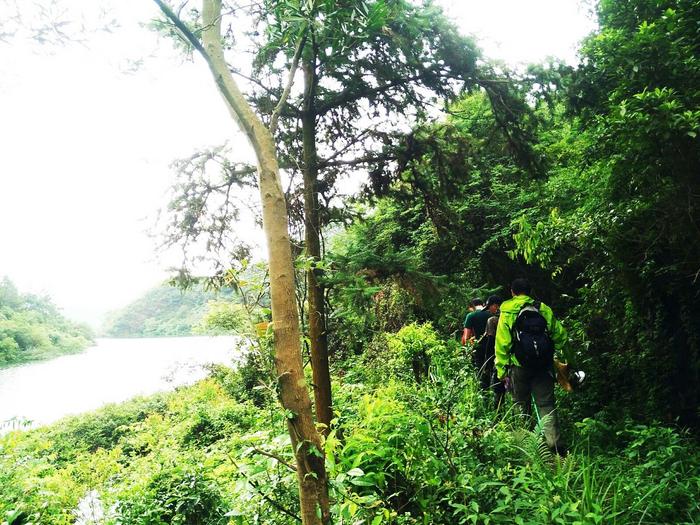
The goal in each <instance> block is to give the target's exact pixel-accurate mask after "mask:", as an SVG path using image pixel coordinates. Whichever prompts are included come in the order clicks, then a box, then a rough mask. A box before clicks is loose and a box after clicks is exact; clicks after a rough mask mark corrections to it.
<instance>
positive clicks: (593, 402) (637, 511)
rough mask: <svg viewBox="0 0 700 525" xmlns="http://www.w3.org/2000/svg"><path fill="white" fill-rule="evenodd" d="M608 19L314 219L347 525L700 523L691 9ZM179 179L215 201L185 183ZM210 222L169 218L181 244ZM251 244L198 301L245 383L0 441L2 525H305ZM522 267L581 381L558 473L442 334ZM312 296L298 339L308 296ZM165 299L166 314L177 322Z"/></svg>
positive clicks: (301, 296)
mask: <svg viewBox="0 0 700 525" xmlns="http://www.w3.org/2000/svg"><path fill="white" fill-rule="evenodd" d="M312 4H313V2H311V4H310V5H312ZM264 5H265V7H266V8H269V9H272V8H273V7H275V6H277V7H279V6H278V5H277V4H276V3H272V4H267V3H265V4H264ZM284 5H285V6H286V5H287V4H284ZM290 5H292V4H290ZM295 5H296V4H295ZM327 5H329V6H332V5H333V3H332V2H331V3H329V4H327ZM372 5H373V6H374V7H373V9H380V8H381V7H382V6H383V5H384V3H383V2H382V1H377V2H372ZM292 7H294V6H292ZM597 9H598V14H599V21H600V29H599V31H597V32H596V33H595V34H593V35H591V36H590V37H589V38H588V39H587V40H586V41H585V42H584V43H583V47H582V48H581V58H582V60H581V64H580V65H579V67H577V68H572V67H568V66H565V65H563V64H558V63H555V62H552V63H548V64H544V65H537V66H532V67H530V68H528V70H527V71H525V72H524V73H522V74H516V73H510V74H509V75H507V76H498V75H496V74H495V73H493V72H492V71H491V70H487V69H481V71H480V74H484V73H485V72H487V73H489V75H487V77H488V78H481V79H480V82H481V83H482V84H480V85H481V88H479V89H476V88H474V89H473V90H472V91H471V92H468V93H464V94H462V96H461V97H460V99H459V100H455V101H454V102H453V103H452V104H451V105H450V106H449V108H448V109H449V112H448V116H447V117H446V118H445V119H444V120H442V121H439V122H424V121H419V122H416V123H415V126H414V128H413V130H412V132H411V133H409V134H408V135H406V136H403V137H402V140H400V141H398V140H395V139H396V137H394V136H392V137H386V140H383V139H382V142H381V143H382V144H383V145H386V151H383V152H382V155H383V156H382V160H381V161H377V163H376V166H374V167H375V168H376V169H372V170H369V171H370V172H371V184H370V185H368V187H367V188H366V192H365V194H364V195H363V197H365V198H358V200H357V201H356V202H354V203H352V204H348V205H347V206H346V208H345V209H343V210H340V211H337V210H329V209H322V211H323V213H321V215H322V216H323V219H322V221H321V222H322V223H323V225H330V224H332V223H334V221H335V223H336V224H340V223H343V225H344V226H347V227H345V228H340V226H337V229H336V230H334V232H335V235H333V236H330V235H328V236H327V239H328V243H327V244H326V248H327V253H325V255H324V257H323V260H321V261H315V260H313V261H312V260H311V259H309V257H300V258H299V260H298V266H297V273H298V275H297V276H300V275H303V274H304V273H306V274H307V278H308V275H309V269H310V268H311V269H312V270H313V272H311V273H313V275H314V277H316V276H317V277H318V279H319V281H320V282H321V284H322V287H323V290H324V294H325V295H324V297H323V299H324V307H327V308H326V310H325V311H326V313H327V330H326V333H325V334H324V336H325V335H327V337H328V348H329V350H330V352H331V363H332V372H333V373H332V386H333V396H332V399H333V414H334V419H333V421H332V424H331V425H330V427H329V429H328V435H327V436H325V442H324V451H323V452H325V467H326V472H327V474H328V489H329V493H330V501H331V508H330V511H331V514H332V521H333V523H336V524H341V525H350V524H353V525H355V524H358V525H359V524H367V525H381V524H393V525H414V524H415V525H418V524H423V525H426V524H435V525H442V524H444V525H448V524H449V525H452V524H467V523H472V524H490V523H504V524H505V523H516V524H580V525H584V524H585V525H588V524H601V523H605V524H608V523H612V524H620V525H626V524H656V523H674V524H691V523H699V522H700V501H699V500H698V497H697V495H698V493H700V447H698V429H700V417H699V416H700V413H698V406H700V403H699V400H700V324H698V322H697V319H698V315H697V310H698V308H697V303H698V299H699V298H700V278H699V277H698V276H699V275H700V270H699V269H698V261H700V242H698V241H699V240H700V230H699V229H698V225H699V224H700V179H698V176H697V174H698V168H700V156H699V155H700V147H698V145H699V144H698V140H699V139H698V134H699V133H700V111H698V110H697V108H698V107H700V91H699V90H698V86H700V61H699V60H698V49H700V32H699V31H698V22H699V20H700V9H699V8H698V2H697V0H653V1H652V0H638V1H635V2H619V1H612V0H601V1H600V2H599V4H598V6H597ZM353 13H354V12H353ZM191 14H192V16H196V15H197V13H196V12H192V13H191ZM352 16H355V15H354V14H353V15H352ZM358 16H359V15H358ZM294 20H297V21H298V20H299V17H294ZM383 29H384V28H383V27H382V31H381V32H382V33H384V34H385V36H390V35H392V33H391V31H390V30H389V29H387V30H386V31H384V30H383ZM310 31H311V30H310ZM229 36H231V35H229ZM312 36H313V35H312ZM312 36H311V37H312ZM311 37H310V38H311ZM382 38H383V37H382ZM341 47H342V46H341ZM300 49H301V48H300ZM342 49H345V48H342ZM314 52H324V51H323V49H320V50H319V49H315V50H314ZM360 55H361V56H363V55H362V54H360ZM426 60H428V59H427V58H426ZM426 67H427V66H426ZM338 74H339V75H341V76H342V75H343V72H342V70H339V73H338ZM485 86H487V87H485ZM319 93H320V94H323V90H321V91H319ZM292 113H293V112H292ZM418 116H420V115H418ZM334 122H335V121H334ZM338 125H339V126H340V127H338V128H337V129H338V130H340V131H342V130H343V129H344V128H342V125H340V124H338ZM288 138H289V137H288ZM291 140H292V141H293V142H294V141H297V142H298V141H299V137H298V136H294V137H292V138H291ZM375 145H376V144H375ZM377 155H379V153H377ZM373 159H376V158H375V157H373ZM339 162H344V161H343V160H339ZM347 162H351V161H347ZM368 162H369V161H368ZM372 162H373V161H372ZM350 165H351V164H348V166H350ZM199 168H200V169H201V171H202V172H205V171H206V169H205V168H206V166H205V164H200V165H199ZM321 171H323V170H321ZM234 173H236V171H235V170H234ZM240 173H243V174H245V175H247V174H248V172H247V171H246V170H242V171H241V172H239V174H240ZM337 174H338V173H337V172H336V171H333V170H332V169H327V170H326V171H325V172H323V175H324V176H326V177H328V180H325V179H323V178H321V179H319V180H324V184H322V185H320V186H321V187H320V188H319V189H318V192H319V193H320V194H321V196H322V197H323V198H322V199H319V202H326V203H330V202H332V201H334V199H335V194H334V190H333V188H332V185H333V182H334V181H335V177H336V176H337ZM198 180H199V179H198ZM200 182H201V184H202V185H203V186H204V187H207V185H208V183H207V182H206V181H200ZM234 183H235V181H234V182H230V183H229V184H228V186H226V185H224V186H222V187H224V188H229V189H230V188H231V185H232V184H234ZM178 187H179V188H180V189H182V190H183V191H184V192H185V193H186V194H188V195H190V197H195V198H194V201H195V204H197V206H195V208H197V209H198V210H199V211H201V210H203V209H204V207H203V206H202V199H201V198H200V197H199V196H198V195H197V193H196V192H195V193H192V187H191V186H187V185H184V186H182V185H181V186H178ZM217 187H218V186H217ZM205 201H206V199H205ZM292 208H293V207H292ZM197 209H195V210H194V211H193V212H192V214H191V213H190V211H191V210H192V208H185V207H183V208H178V211H179V212H181V213H182V214H183V216H184V217H185V218H186V219H187V220H186V221H184V228H185V233H186V234H187V235H188V236H189V235H192V237H191V238H190V240H192V239H194V238H195V237H197V235H196V234H197V229H196V228H194V229H193V224H194V225H195V226H196V225H197V220H198V217H197V213H199V212H198V211H197ZM293 209H294V208H293ZM176 216H179V215H176ZM227 217H228V215H227ZM227 220H228V219H227ZM207 224H208V223H207ZM221 224H223V225H225V226H227V227H228V226H229V223H228V222H224V223H221ZM178 225H179V222H178ZM200 226H201V225H200ZM178 227H179V226H178ZM204 229H205V230H207V228H204ZM328 230H330V228H329V229H328ZM328 230H327V231H328ZM278 248H279V246H278ZM295 248H296V247H295ZM237 253H239V254H241V255H242V256H241V258H240V260H238V261H234V262H233V263H231V262H230V261H229V260H228V259H227V264H233V266H234V268H232V269H230V270H228V271H222V272H221V273H220V274H219V275H218V276H217V277H215V278H214V279H213V280H212V283H214V284H216V283H217V282H218V284H219V285H220V286H233V287H234V289H236V291H237V293H238V294H239V295H238V298H239V299H240V302H239V303H236V304H233V303H232V302H228V303H227V302H222V301H219V302H217V303H214V304H213V305H212V307H211V308H210V309H209V313H208V314H207V315H206V316H204V310H203V307H204V305H205V303H206V302H207V301H208V299H207V300H204V299H202V300H201V301H199V302H196V301H194V299H193V300H192V301H193V303H192V304H196V305H198V306H197V307H198V308H199V307H201V308H202V310H200V319H202V321H201V326H203V327H205V328H206V329H212V330H220V331H223V332H230V331H236V332H238V333H240V334H242V335H243V336H246V337H249V338H250V341H251V344H250V345H249V352H248V353H247V354H246V355H245V356H244V359H243V360H242V362H240V363H238V368H237V369H236V370H231V369H228V368H225V367H212V370H211V374H210V377H209V378H208V379H206V380H204V381H202V382H200V383H199V384H197V385H195V386H192V387H188V388H183V389H180V390H178V391H176V392H173V393H170V394H163V395H159V396H156V397H152V398H148V399H136V400H133V401H131V402H129V403H126V404H123V405H119V406H110V407H107V408H104V409H103V410H101V411H98V412H96V413H94V414H90V415H84V416H80V417H76V418H70V419H66V420H64V421H62V422H60V423H58V424H56V425H53V426H50V427H46V428H42V429H38V430H33V431H31V432H12V433H9V434H7V435H6V436H4V437H2V438H0V516H4V519H5V521H6V522H7V524H8V525H17V524H20V523H22V524H25V523H42V524H47V525H53V524H68V523H73V522H74V520H75V512H74V511H75V509H76V508H77V507H78V504H79V502H80V501H81V500H82V499H83V498H84V497H85V496H86V495H87V494H89V493H91V491H95V492H96V494H98V495H99V501H100V505H99V507H100V508H101V509H103V511H104V513H105V516H104V517H103V518H101V520H100V522H102V523H106V524H115V525H116V524H117V523H118V524H120V525H131V524H133V525H137V524H138V525H165V524H188V525H189V524H193V525H194V524H204V523H213V524H219V523H221V524H237V525H238V524H259V525H277V524H280V525H281V524H288V523H295V522H297V521H300V520H299V518H298V516H299V513H300V505H299V493H300V490H299V483H298V482H299V481H301V482H302V485H303V484H304V483H303V482H304V481H305V479H301V480H299V479H297V474H296V472H295V469H296V468H300V472H302V473H303V472H308V473H309V474H308V475H309V476H311V475H313V474H315V472H316V471H311V470H308V468H306V467H305V469H304V470H301V467H298V465H302V464H303V462H304V461H307V462H308V460H309V459H310V458H311V459H313V460H314V461H316V462H317V463H320V464H321V465H323V461H319V459H320V458H321V457H322V456H321V453H322V451H320V450H318V449H317V448H316V447H315V445H314V442H313V441H310V440H306V441H305V440H304V439H300V438H299V436H300V435H301V434H294V432H295V431H296V429H297V426H296V425H297V424H298V421H299V419H300V417H299V414H298V413H295V412H293V411H291V410H289V409H284V410H280V408H279V405H278V403H277V398H278V397H280V395H281V393H282V389H283V387H284V383H285V380H288V379H289V377H287V376H289V372H288V371H287V370H285V369H284V368H282V371H280V372H275V366H274V365H275V357H276V358H279V355H280V354H279V353H278V354H277V355H276V356H274V357H273V352H272V341H271V337H272V333H273V332H274V331H275V330H276V331H277V335H278V337H279V335H280V333H282V335H284V332H285V330H287V331H288V330H289V323H288V324H287V325H285V321H289V318H285V317H284V316H280V318H279V319H281V321H280V322H279V324H278V325H277V326H274V322H273V328H272V329H270V328H269V326H268V324H267V322H266V321H267V320H268V314H269V310H267V309H266V306H268V305H267V304H266V302H267V301H268V300H269V298H268V296H269V294H268V288H267V286H266V284H265V277H264V276H263V275H262V272H260V273H261V275H255V276H251V278H247V276H246V278H245V279H243V278H242V277H241V272H239V270H238V269H236V268H239V267H240V268H242V269H245V268H247V267H248V264H249V263H248V262H247V261H246V257H245V256H246V255H247V252H245V251H240V252H237ZM296 254H297V255H298V254H299V252H296ZM520 276H526V277H528V279H529V280H530V281H531V282H532V283H533V285H534V292H535V293H534V295H536V296H537V298H538V299H541V300H543V301H544V302H546V303H547V304H548V305H551V306H552V308H553V310H554V311H555V312H556V314H557V316H558V317H559V318H560V319H562V321H563V323H564V325H565V326H566V327H567V328H568V330H569V334H570V341H569V344H568V346H567V348H563V349H559V350H560V351H561V352H562V353H563V354H565V357H566V359H567V360H568V361H569V362H570V363H572V364H574V365H575V366H577V367H579V368H582V369H584V370H585V371H586V372H587V375H588V378H589V379H588V381H587V382H586V384H585V385H584V387H583V388H582V389H581V390H579V391H577V392H575V393H574V394H570V395H567V394H564V393H563V392H562V391H558V392H557V410H558V415H559V416H560V420H561V424H562V432H563V437H564V440H565V442H566V443H567V444H568V446H569V451H570V453H569V455H568V456H567V457H566V458H564V459H562V458H560V457H558V456H556V457H554V456H552V453H551V452H550V451H549V449H548V448H547V447H546V445H544V444H543V441H542V438H541V429H540V426H541V423H538V424H537V425H534V423H533V422H531V421H524V420H523V419H522V417H521V416H520V415H519V414H517V413H516V412H515V410H514V409H513V408H511V407H510V403H508V404H507V407H506V409H504V410H502V411H501V412H498V413H497V412H496V411H495V410H494V409H493V407H492V406H491V399H490V394H488V393H484V392H482V391H480V390H479V387H478V385H477V382H476V380H475V377H474V375H475V374H474V370H473V369H472V366H471V360H470V359H469V356H468V351H469V349H467V350H466V351H465V349H463V348H462V347H461V346H460V345H459V344H458V343H457V341H456V340H455V338H454V337H452V334H454V333H455V332H457V331H458V330H459V329H460V328H461V320H462V319H463V317H464V313H465V307H466V304H467V302H468V300H469V299H470V298H471V297H472V296H474V295H481V296H485V295H486V294H487V293H490V292H491V291H500V292H501V293H502V294H504V295H505V294H507V292H508V284H509V283H510V282H511V280H512V279H513V278H514V277H520ZM285 277H287V278H288V277H289V275H286V276H285ZM273 282H274V280H273ZM297 282H298V288H297V290H296V291H297V293H298V302H299V305H301V311H302V316H301V321H302V326H303V328H306V329H307V330H306V332H307V333H308V332H309V331H308V324H309V318H310V314H309V308H308V304H309V295H308V287H306V286H305V285H304V283H303V279H299V278H298V279H297ZM307 282H308V281H307ZM287 292H289V290H287ZM161 293H162V294H163V295H162V296H161V299H159V300H160V301H161V303H162V304H161V305H160V306H161V307H162V309H163V310H164V311H165V310H168V308H170V310H171V311H172V310H173V309H174V310H177V309H178V308H179V306H174V305H176V302H175V301H174V300H173V299H172V296H168V295H166V294H165V292H164V291H163V292H161ZM168 293H171V294H173V295H174V296H176V297H179V298H180V299H182V297H183V296H181V295H179V294H180V292H177V291H175V290H172V289H169V290H168ZM188 300H189V299H188ZM169 302H172V304H170V303H169ZM155 303H157V301H150V303H149V304H148V305H147V306H148V308H147V307H146V305H145V304H144V305H140V306H139V307H138V308H132V310H131V312H129V313H130V314H131V315H132V317H130V318H126V317H125V318H123V319H126V320H125V321H124V322H123V326H125V327H127V329H128V330H131V332H129V334H128V335H136V334H140V335H160V334H159V333H158V330H160V327H161V326H166V325H172V326H173V327H177V326H178V324H177V321H175V319H176V316H170V317H168V316H164V317H156V313H152V312H153V310H157V309H158V308H159V307H158V306H156V307H155V308H154V304H155ZM173 306H174V308H173ZM304 307H306V309H305V308H304ZM192 310H193V309H192V308H189V309H186V308H184V309H183V312H184V311H187V312H188V314H189V313H191V312H192ZM290 311H291V309H290V310H285V312H287V313H289V312H290ZM158 314H160V312H158ZM149 319H151V320H152V321H148V320H149ZM292 321H295V318H292ZM197 323H199V321H196V322H195V321H191V322H190V323H189V324H187V325H186V326H187V328H183V330H185V329H186V330H191V329H192V326H194V325H195V324H197ZM292 324H293V323H292ZM120 326H121V325H120ZM183 326H185V325H183ZM125 330H126V329H125ZM123 335H126V333H124V334H123ZM162 335H165V334H164V333H162ZM286 335H287V336H288V335H289V333H288V332H287V333H286ZM294 338H295V339H296V336H295V337H294ZM295 342H296V341H295ZM302 342H303V343H304V344H305V345H306V346H311V345H310V344H309V338H307V337H304V338H303V339H302ZM286 357H289V354H286ZM294 357H295V359H296V358H297V357H298V356H294ZM303 357H304V360H303V362H304V363H305V364H306V362H307V359H306V358H307V357H308V356H307V355H304V356H303ZM300 362H301V360H300ZM278 363H279V359H278ZM305 371H306V372H307V376H308V377H307V379H309V377H310V376H311V370H310V369H309V367H308V366H307V367H306V369H305ZM278 374H279V375H278ZM294 383H295V386H297V387H298V386H299V385H301V384H303V381H294ZM302 408H304V409H305V410H306V409H307V408H308V407H306V406H304V407H302ZM289 432H291V433H292V437H293V439H299V443H298V445H299V446H298V447H296V448H295V449H294V450H293V449H292V442H293V441H292V440H291V439H290V437H289V435H290V434H289ZM307 435H308V434H307ZM310 444H311V445H310ZM300 450H302V452H301V453H299V454H298V456H295V452H298V451H300ZM309 454H311V456H313V457H311V456H310V455H309ZM307 466H308V465H307ZM300 477H301V478H304V476H300ZM318 479H320V478H316V480H318ZM307 481H308V480H307ZM309 484H311V485H313V484H314V483H313V482H309ZM324 485H325V484H324Z"/></svg>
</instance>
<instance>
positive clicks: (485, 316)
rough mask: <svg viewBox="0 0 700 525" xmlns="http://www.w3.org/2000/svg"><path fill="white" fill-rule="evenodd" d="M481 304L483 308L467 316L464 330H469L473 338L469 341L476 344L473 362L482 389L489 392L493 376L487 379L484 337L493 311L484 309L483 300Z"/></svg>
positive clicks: (469, 338)
mask: <svg viewBox="0 0 700 525" xmlns="http://www.w3.org/2000/svg"><path fill="white" fill-rule="evenodd" d="M479 303H481V304H479V305H478V306H481V308H478V307H477V309H476V311H475V312H474V313H471V314H469V315H468V316H467V318H466V319H465V320H464V328H465V329H466V330H468V334H470V335H471V337H468V339H467V340H468V341H469V340H471V341H473V342H474V354H473V356H472V360H473V363H474V368H475V369H476V374H477V377H478V378H479V382H480V383H481V388H482V389H484V390H488V388H489V383H490V382H491V376H490V375H489V376H488V377H487V376H486V373H485V365H486V338H485V337H484V335H485V333H486V321H488V320H489V317H491V316H492V315H493V313H491V310H489V308H488V307H487V308H484V307H483V306H482V304H483V303H482V301H481V300H479Z"/></svg>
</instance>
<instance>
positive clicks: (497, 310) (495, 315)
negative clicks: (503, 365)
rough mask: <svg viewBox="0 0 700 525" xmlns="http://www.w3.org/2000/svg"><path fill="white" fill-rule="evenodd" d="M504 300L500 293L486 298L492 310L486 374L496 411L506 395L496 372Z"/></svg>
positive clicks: (487, 328)
mask: <svg viewBox="0 0 700 525" xmlns="http://www.w3.org/2000/svg"><path fill="white" fill-rule="evenodd" d="M502 302H503V300H502V299H501V298H500V297H499V296H498V295H492V296H490V297H489V298H488V299H487V300H486V308H487V309H488V310H489V311H490V312H491V314H492V315H491V317H489V320H488V321H486V333H485V349H486V350H485V351H486V363H485V365H484V376H485V377H486V378H488V380H489V381H490V384H491V389H492V390H493V403H494V408H495V409H496V412H498V411H499V410H500V408H501V405H502V404H503V399H504V398H505V395H506V385H505V384H504V383H503V382H501V381H500V380H499V379H498V375H497V374H496V367H495V366H494V365H495V361H496V328H497V326H498V319H499V317H500V314H501V303H502Z"/></svg>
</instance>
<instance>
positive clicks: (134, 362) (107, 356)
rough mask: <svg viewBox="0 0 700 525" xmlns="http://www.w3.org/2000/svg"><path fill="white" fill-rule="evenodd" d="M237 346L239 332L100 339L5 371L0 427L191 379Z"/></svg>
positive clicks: (37, 421) (1, 373) (0, 384)
mask: <svg viewBox="0 0 700 525" xmlns="http://www.w3.org/2000/svg"><path fill="white" fill-rule="evenodd" d="M235 347H236V339H235V338H234V337H167V338H154V339H98V341H97V345H96V346H94V347H92V348H89V349H88V350H86V351H85V352H83V353H81V354H76V355H69V356H63V357H59V358H56V359H52V360H50V361H44V362H39V363H31V364H28V365H23V366H19V367H15V368H9V369H5V370H0V432H4V431H8V430H11V427H16V426H18V425H19V426H22V425H23V422H24V421H26V420H30V421H31V422H32V424H33V425H34V426H36V425H41V424H47V423H51V422H53V421H56V420H57V419H60V418H61V417H63V416H66V415H69V414H77V413H80V412H86V411H89V410H94V409H96V408H98V407H100V406H102V405H104V404H106V403H117V402H120V401H125V400H127V399H129V398H131V397H134V396H136V395H147V394H152V393H154V392H158V391H162V390H169V389H172V388H174V387H175V386H179V385H183V384H189V383H192V382H194V381H197V380H198V379H201V378H202V377H204V376H205V375H206V371H205V370H204V369H203V367H202V365H204V364H206V363H223V364H230V363H231V361H232V359H233V358H234V356H235V354H236V350H235ZM8 420H11V422H10V423H6V424H4V425H3V424H2V422H7V421H8Z"/></svg>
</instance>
